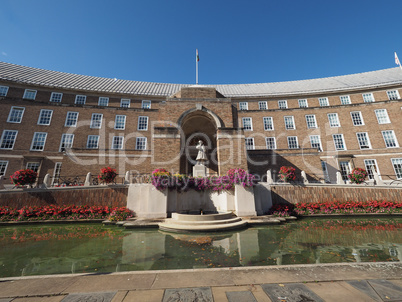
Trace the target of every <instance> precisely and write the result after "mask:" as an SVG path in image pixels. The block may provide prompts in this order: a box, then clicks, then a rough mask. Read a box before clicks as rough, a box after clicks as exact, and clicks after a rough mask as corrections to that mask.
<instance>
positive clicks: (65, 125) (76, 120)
mask: <svg viewBox="0 0 402 302" xmlns="http://www.w3.org/2000/svg"><path fill="white" fill-rule="evenodd" d="M70 113H71V114H72V115H75V114H76V117H75V120H73V119H72V118H70V119H69V115H70ZM78 115H79V112H76V111H67V114H66V121H65V122H64V127H77V122H78ZM68 121H75V123H74V124H71V125H68V123H67V122H68Z"/></svg>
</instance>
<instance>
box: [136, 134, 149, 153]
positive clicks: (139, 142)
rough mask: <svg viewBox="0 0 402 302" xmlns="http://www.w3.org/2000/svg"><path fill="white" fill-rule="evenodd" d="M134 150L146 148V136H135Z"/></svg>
mask: <svg viewBox="0 0 402 302" xmlns="http://www.w3.org/2000/svg"><path fill="white" fill-rule="evenodd" d="M135 150H147V138H146V137H143V136H141V137H137V138H136V139H135Z"/></svg>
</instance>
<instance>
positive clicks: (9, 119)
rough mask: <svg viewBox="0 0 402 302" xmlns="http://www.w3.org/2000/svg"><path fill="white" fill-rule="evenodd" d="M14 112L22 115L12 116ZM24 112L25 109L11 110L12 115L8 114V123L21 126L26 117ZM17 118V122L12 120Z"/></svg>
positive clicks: (13, 108) (14, 107) (12, 108)
mask: <svg viewBox="0 0 402 302" xmlns="http://www.w3.org/2000/svg"><path fill="white" fill-rule="evenodd" d="M14 110H15V111H16V112H21V115H15V114H12V113H13V111H14ZM24 112H25V107H17V106H12V107H11V108H10V113H9V114H8V118H7V123H14V124H21V122H22V118H23V116H24ZM15 117H18V120H17V121H14V120H11V118H15Z"/></svg>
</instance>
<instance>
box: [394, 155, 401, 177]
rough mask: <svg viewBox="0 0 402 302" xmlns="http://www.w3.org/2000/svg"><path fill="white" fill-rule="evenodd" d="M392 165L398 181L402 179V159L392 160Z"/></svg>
mask: <svg viewBox="0 0 402 302" xmlns="http://www.w3.org/2000/svg"><path fill="white" fill-rule="evenodd" d="M391 164H392V167H393V168H394V172H395V176H396V178H397V179H402V158H391Z"/></svg>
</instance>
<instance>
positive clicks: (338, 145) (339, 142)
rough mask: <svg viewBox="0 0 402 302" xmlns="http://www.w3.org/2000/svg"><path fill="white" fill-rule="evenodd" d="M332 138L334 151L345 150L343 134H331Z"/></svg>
mask: <svg viewBox="0 0 402 302" xmlns="http://www.w3.org/2000/svg"><path fill="white" fill-rule="evenodd" d="M332 138H333V140H334V144H335V150H337V151H341V150H346V146H345V141H344V139H343V134H333V135H332Z"/></svg>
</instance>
